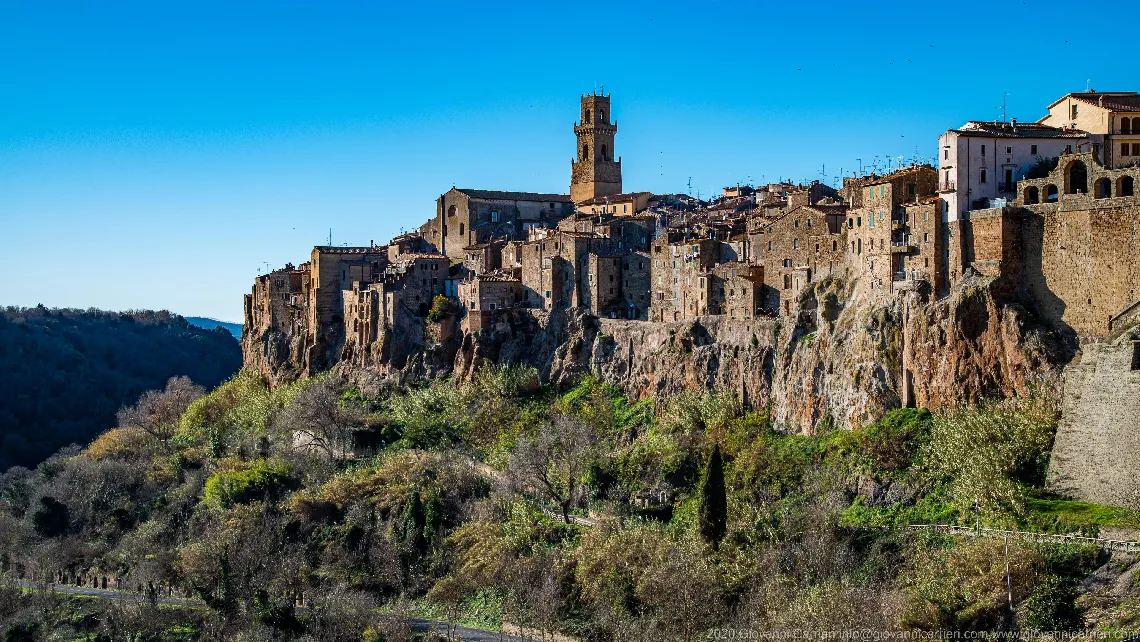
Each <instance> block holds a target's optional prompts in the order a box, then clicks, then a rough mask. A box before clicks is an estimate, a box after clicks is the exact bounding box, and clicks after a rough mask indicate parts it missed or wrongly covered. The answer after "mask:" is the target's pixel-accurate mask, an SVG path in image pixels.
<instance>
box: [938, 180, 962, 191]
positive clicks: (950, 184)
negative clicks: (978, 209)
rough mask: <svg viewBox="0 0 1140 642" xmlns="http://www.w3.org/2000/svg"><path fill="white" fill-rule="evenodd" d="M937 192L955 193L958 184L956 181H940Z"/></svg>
mask: <svg viewBox="0 0 1140 642" xmlns="http://www.w3.org/2000/svg"><path fill="white" fill-rule="evenodd" d="M938 191H939V192H957V191H958V184H957V182H956V181H942V182H941V183H939V185H938Z"/></svg>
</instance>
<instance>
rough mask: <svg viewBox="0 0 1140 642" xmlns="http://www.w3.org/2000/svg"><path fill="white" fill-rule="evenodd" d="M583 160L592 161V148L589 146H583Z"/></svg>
mask: <svg viewBox="0 0 1140 642" xmlns="http://www.w3.org/2000/svg"><path fill="white" fill-rule="evenodd" d="M581 160H590V146H589V145H582V159H581Z"/></svg>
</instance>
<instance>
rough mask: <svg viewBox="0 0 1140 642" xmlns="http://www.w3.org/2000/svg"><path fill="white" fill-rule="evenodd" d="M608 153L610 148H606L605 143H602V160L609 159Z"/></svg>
mask: <svg viewBox="0 0 1140 642" xmlns="http://www.w3.org/2000/svg"><path fill="white" fill-rule="evenodd" d="M608 153H609V150H607V149H606V146H605V145H602V160H609V158H608V157H607V156H606V154H608Z"/></svg>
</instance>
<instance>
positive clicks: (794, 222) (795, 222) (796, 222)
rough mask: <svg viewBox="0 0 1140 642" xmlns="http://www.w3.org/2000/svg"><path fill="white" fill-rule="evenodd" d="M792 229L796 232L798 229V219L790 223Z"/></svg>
mask: <svg viewBox="0 0 1140 642" xmlns="http://www.w3.org/2000/svg"><path fill="white" fill-rule="evenodd" d="M792 227H794V228H796V229H797V230H798V229H800V219H798V218H797V219H796V220H794V221H792Z"/></svg>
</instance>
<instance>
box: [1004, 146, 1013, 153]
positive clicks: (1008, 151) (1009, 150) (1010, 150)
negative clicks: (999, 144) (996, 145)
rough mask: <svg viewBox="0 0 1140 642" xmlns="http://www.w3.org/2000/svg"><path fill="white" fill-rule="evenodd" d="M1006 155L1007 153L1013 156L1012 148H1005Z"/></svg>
mask: <svg viewBox="0 0 1140 642" xmlns="http://www.w3.org/2000/svg"><path fill="white" fill-rule="evenodd" d="M1005 153H1007V154H1012V153H1013V148H1012V147H1006V148H1005Z"/></svg>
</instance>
